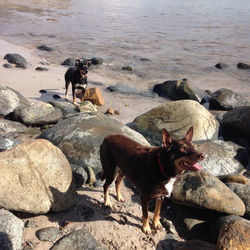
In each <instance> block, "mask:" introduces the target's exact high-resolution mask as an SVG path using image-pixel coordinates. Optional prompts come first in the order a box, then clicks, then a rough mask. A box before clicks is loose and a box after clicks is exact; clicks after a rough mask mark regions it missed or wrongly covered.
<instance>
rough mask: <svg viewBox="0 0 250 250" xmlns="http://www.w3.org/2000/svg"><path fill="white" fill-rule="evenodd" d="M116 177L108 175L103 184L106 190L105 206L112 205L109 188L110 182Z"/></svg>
mask: <svg viewBox="0 0 250 250" xmlns="http://www.w3.org/2000/svg"><path fill="white" fill-rule="evenodd" d="M114 179H115V176H114V177H112V178H110V177H108V178H107V177H106V181H105V183H104V185H103V191H104V205H105V206H108V207H111V202H110V199H109V193H108V188H109V186H110V184H111V183H112V182H113V181H114Z"/></svg>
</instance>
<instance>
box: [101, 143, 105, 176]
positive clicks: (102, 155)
mask: <svg viewBox="0 0 250 250" xmlns="http://www.w3.org/2000/svg"><path fill="white" fill-rule="evenodd" d="M104 147H105V146H104V142H103V143H102V144H101V145H100V160H101V163H102V175H101V180H102V181H104V180H105V179H106V177H105V174H104V162H103V161H104V160H103V158H104V154H105V152H104Z"/></svg>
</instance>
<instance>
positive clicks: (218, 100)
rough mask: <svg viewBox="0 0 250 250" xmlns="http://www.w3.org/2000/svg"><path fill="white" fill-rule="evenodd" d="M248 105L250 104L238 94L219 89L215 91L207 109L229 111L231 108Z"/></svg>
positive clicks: (229, 90)
mask: <svg viewBox="0 0 250 250" xmlns="http://www.w3.org/2000/svg"><path fill="white" fill-rule="evenodd" d="M246 105H250V103H249V102H248V101H247V100H245V99H244V98H243V96H241V95H240V94H237V93H235V92H234V91H232V90H231V89H225V88H222V89H219V90H217V91H215V92H214V93H213V94H212V96H211V98H210V103H209V107H210V108H211V109H219V110H231V109H233V108H237V107H241V106H246Z"/></svg>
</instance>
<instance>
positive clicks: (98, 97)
mask: <svg viewBox="0 0 250 250" xmlns="http://www.w3.org/2000/svg"><path fill="white" fill-rule="evenodd" d="M84 100H85V101H91V102H92V103H93V104H95V105H97V106H103V105H104V104H105V101H104V98H103V95H102V91H101V90H100V89H99V88H89V89H87V90H86V91H85V93H84Z"/></svg>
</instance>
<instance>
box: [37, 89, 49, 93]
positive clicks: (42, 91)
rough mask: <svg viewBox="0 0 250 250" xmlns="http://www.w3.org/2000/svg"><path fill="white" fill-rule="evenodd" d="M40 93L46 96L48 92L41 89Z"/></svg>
mask: <svg viewBox="0 0 250 250" xmlns="http://www.w3.org/2000/svg"><path fill="white" fill-rule="evenodd" d="M39 93H41V94H45V93H47V90H45V89H40V90H39Z"/></svg>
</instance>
